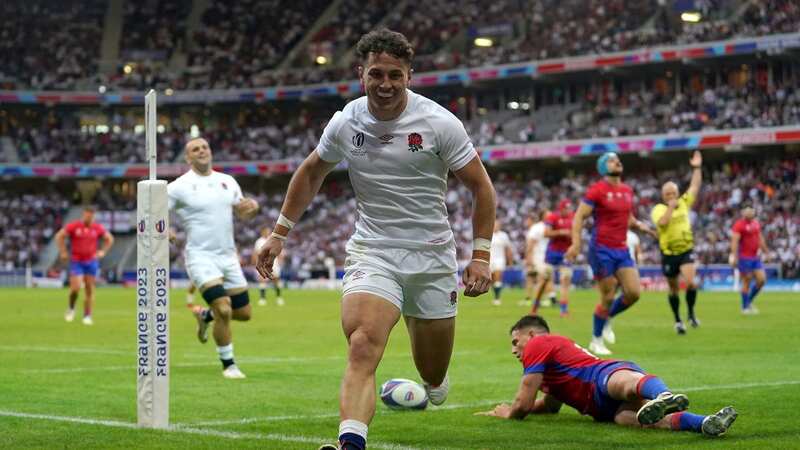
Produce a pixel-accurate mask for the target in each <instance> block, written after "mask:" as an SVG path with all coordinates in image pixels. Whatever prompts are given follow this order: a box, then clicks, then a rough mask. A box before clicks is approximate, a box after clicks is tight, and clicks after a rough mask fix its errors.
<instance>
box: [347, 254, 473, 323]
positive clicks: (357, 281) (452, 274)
mask: <svg viewBox="0 0 800 450" xmlns="http://www.w3.org/2000/svg"><path fill="white" fill-rule="evenodd" d="M457 269H458V266H457V263H456V248H455V244H454V243H452V244H451V245H448V246H444V247H440V248H437V249H431V250H409V249H402V248H374V247H367V246H364V245H360V244H355V243H353V242H352V241H350V242H348V243H347V258H346V259H345V263H344V270H345V272H344V280H343V292H342V293H343V295H347V294H353V293H356V292H367V293H370V294H374V295H377V296H378V297H381V298H383V299H385V300H387V301H388V302H390V303H392V304H393V305H394V306H396V307H397V309H399V310H400V312H401V313H403V315H404V316H410V317H417V318H420V319H444V318H448V317H455V315H456V312H457V309H458V308H457V306H458V274H457Z"/></svg>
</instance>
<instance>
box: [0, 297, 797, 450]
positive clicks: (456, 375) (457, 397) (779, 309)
mask: <svg viewBox="0 0 800 450" xmlns="http://www.w3.org/2000/svg"><path fill="white" fill-rule="evenodd" d="M256 292H257V291H255V290H251V295H253V294H256ZM270 294H271V295H272V293H271V292H270ZM520 297H521V292H520V291H518V290H516V291H515V290H508V291H506V292H504V303H503V305H502V306H500V307H493V306H491V305H490V302H489V297H488V295H485V296H483V297H482V298H480V299H466V298H462V299H461V300H460V302H461V304H460V310H459V316H458V322H457V323H458V325H457V332H456V334H457V340H456V347H455V354H454V357H453V360H452V364H451V369H450V376H451V384H452V386H451V391H450V397H449V399H448V400H447V403H445V406H446V407H445V408H438V409H434V408H429V409H428V410H426V411H424V412H392V411H389V410H387V409H386V408H385V407H384V406H383V405H382V404H379V405H378V409H377V411H378V412H377V414H376V416H375V419H374V420H373V422H372V425H371V426H370V431H369V443H370V448H384V449H523V448H525V449H530V448H597V449H607V448H659V449H660V448H725V449H728V448H740V449H753V448H800V412H799V407H798V405H800V358H798V355H800V350H798V349H800V327H798V319H797V318H798V312H797V311H798V306H800V295H798V294H788V293H763V294H761V296H760V298H759V299H758V300H757V305H758V307H759V308H760V309H761V314H760V315H758V316H742V315H741V314H740V313H739V306H738V303H739V299H738V295H737V294H735V293H706V292H700V294H699V301H698V317H699V318H700V319H701V321H702V326H701V327H700V328H699V329H697V330H694V329H689V331H688V334H687V335H686V336H676V335H675V333H674V331H673V329H672V321H671V314H670V312H669V308H668V306H667V301H666V298H665V295H664V294H660V293H646V294H644V296H643V298H642V300H641V301H640V302H639V303H638V304H637V305H635V306H634V307H633V308H632V309H630V310H629V311H627V312H626V313H624V314H622V315H621V316H619V317H618V318H617V320H615V330H616V333H617V340H618V343H617V344H616V345H613V346H611V348H612V350H614V351H615V354H614V357H616V358H620V359H628V360H632V361H635V362H636V363H638V364H639V365H641V366H642V367H644V368H645V369H646V370H648V371H649V372H651V373H654V374H657V375H659V376H661V377H662V378H663V379H664V380H665V381H666V382H667V384H668V385H669V386H670V387H671V388H672V389H673V390H675V391H677V392H685V393H686V394H687V395H689V397H690V399H691V402H692V404H691V411H694V412H698V413H710V412H714V411H717V410H718V409H720V408H721V407H723V406H725V405H728V404H732V405H734V406H735V407H736V408H737V409H738V411H739V419H738V420H737V422H736V424H735V425H734V426H733V428H732V429H731V431H730V432H729V433H728V435H727V436H724V437H723V438H720V439H709V438H705V437H703V436H700V435H697V434H693V433H676V432H669V431H661V430H639V429H624V428H621V427H617V426H614V425H609V424H597V423H594V422H593V421H592V420H591V419H590V418H588V417H582V416H580V415H578V414H577V413H576V412H575V411H574V410H572V409H570V408H566V407H565V408H564V409H562V412H561V413H560V414H558V415H555V416H548V417H541V416H540V417H528V418H527V419H526V420H524V421H521V422H517V421H503V420H499V419H495V418H490V417H482V416H474V415H473V413H474V412H476V411H480V410H485V409H488V408H490V407H491V406H492V405H493V404H494V403H496V402H497V401H508V400H511V399H512V398H513V394H514V393H515V391H516V388H517V384H518V382H519V379H520V375H521V366H520V365H519V363H518V362H517V361H516V360H515V359H514V358H513V357H512V355H511V353H510V344H509V341H508V337H507V332H508V328H509V327H510V326H511V325H512V324H513V322H514V321H515V320H517V319H518V318H519V317H520V316H521V315H522V314H524V313H525V312H526V311H527V308H526V307H524V306H518V305H517V301H518V300H519V299H520ZM197 298H198V301H202V300H201V299H200V297H199V296H198V297H197ZM272 298H273V299H274V297H272ZM285 298H286V300H287V304H286V306H284V307H281V308H278V307H276V306H275V305H274V303H273V302H270V305H268V306H266V307H259V306H256V305H254V306H253V308H254V314H253V320H252V321H251V322H249V323H235V324H234V343H235V352H236V359H237V362H238V364H239V366H240V367H241V368H242V370H243V371H244V372H245V373H246V374H247V376H248V378H247V379H246V380H225V379H223V378H222V376H221V368H220V364H219V361H218V360H217V358H216V352H215V348H214V345H213V342H209V343H208V344H205V345H202V344H200V343H198V342H197V340H196V338H195V332H194V327H195V322H194V319H193V318H192V316H191V315H190V313H189V312H188V311H187V309H186V307H185V306H184V291H182V290H173V291H172V297H171V299H172V304H173V306H172V318H171V326H172V328H171V350H172V353H171V358H172V375H171V383H172V384H171V393H172V397H171V423H172V424H173V428H172V429H171V430H169V431H154V430H143V429H137V428H136V427H135V425H134V424H135V422H136V400H135V392H136V375H135V361H136V357H135V345H136V340H135V315H134V311H135V297H134V292H133V290H129V289H121V288H106V289H100V291H99V292H98V300H97V307H96V310H95V314H94V320H95V325H94V326H84V325H83V324H81V322H80V312H79V313H78V317H76V320H75V322H73V323H66V322H65V321H64V319H63V313H64V309H65V306H66V291H65V290H46V289H38V290H24V289H3V290H0V306H2V311H3V321H2V324H3V325H2V327H3V330H2V336H3V339H2V342H0V365H1V366H2V370H0V448H42V449H52V448H80V449H88V448H98V449H107V448H136V449H147V448H159V449H162V448H175V449H183V448H209V449H219V448H270V449H273V448H274V449H315V448H316V447H317V446H318V445H320V444H321V443H323V442H332V441H334V440H335V437H336V433H337V430H338V423H339V419H338V417H337V412H338V390H339V389H338V388H339V383H340V380H341V375H342V371H343V368H344V355H345V342H344V338H343V337H342V333H341V328H340V324H339V293H338V292H325V291H289V292H288V293H287V294H286V295H285ZM595 301H596V293H595V292H593V291H578V292H575V293H573V299H572V304H571V309H572V316H571V317H570V318H568V319H559V318H558V314H557V310H556V309H555V308H553V309H547V310H545V311H544V315H545V317H547V318H548V319H549V322H550V325H551V328H552V331H553V332H555V333H559V334H563V335H566V336H568V337H571V338H573V339H575V340H576V341H577V342H578V343H579V344H581V345H586V344H588V338H589V332H590V326H591V312H592V310H593V308H594V305H595ZM682 306H683V307H684V308H685V304H684V305H682ZM79 311H80V304H79ZM684 312H685V309H684ZM393 377H404V378H412V379H417V380H419V377H418V375H417V373H416V370H415V369H414V366H413V362H412V360H411V357H410V353H409V342H408V336H407V334H406V332H405V330H404V327H403V325H402V323H401V324H399V325H398V326H397V328H396V329H395V331H394V333H393V335H392V338H391V340H390V342H389V346H388V348H387V350H386V355H385V357H384V359H383V361H382V362H381V365H380V367H379V369H378V375H377V380H378V383H379V384H380V383H381V382H382V381H385V380H386V379H389V378H393Z"/></svg>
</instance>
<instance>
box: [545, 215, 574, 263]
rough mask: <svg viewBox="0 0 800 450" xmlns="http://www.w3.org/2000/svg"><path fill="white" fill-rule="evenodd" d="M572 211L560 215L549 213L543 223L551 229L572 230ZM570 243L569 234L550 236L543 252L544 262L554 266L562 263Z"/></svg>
mask: <svg viewBox="0 0 800 450" xmlns="http://www.w3.org/2000/svg"><path fill="white" fill-rule="evenodd" d="M573 217H574V214H573V213H569V214H567V215H566V216H562V215H561V214H559V213H550V214H548V215H547V217H546V218H545V220H544V221H545V223H546V224H547V226H549V227H550V228H551V229H552V230H554V231H557V230H572V218H573ZM570 245H572V237H571V236H556V237H553V238H550V242H549V243H548V244H547V252H546V253H545V262H546V263H547V264H552V265H554V266H560V265H562V264H564V263H565V262H564V253H566V252H567V249H568V248H569V246H570Z"/></svg>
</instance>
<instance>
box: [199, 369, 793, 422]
mask: <svg viewBox="0 0 800 450" xmlns="http://www.w3.org/2000/svg"><path fill="white" fill-rule="evenodd" d="M798 384H800V380H786V381H768V382H763V383H736V384H718V385H703V386H693V387H686V388H676V389H673V392H697V391H712V390H722V389H744V388H759V387H775V386H789V385H798ZM504 402H505V403H510V397H509V398H505V399H499V400H481V401H478V402H470V403H451V404H448V405H442V406H432V407H431V409H432V410H433V411H437V410H452V409H466V408H477V407H480V406H488V405H496V404H498V403H504ZM383 414H396V412H394V411H387V410H381V409H379V410H377V411H375V415H383ZM332 417H339V415H338V414H331V413H328V414H309V415H283V416H264V417H247V418H243V419H233V420H209V421H203V422H190V423H189V424H187V425H190V426H224V425H241V424H248V423H257V422H281V421H287V420H309V419H328V418H332Z"/></svg>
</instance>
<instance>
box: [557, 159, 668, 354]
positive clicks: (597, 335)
mask: <svg viewBox="0 0 800 450" xmlns="http://www.w3.org/2000/svg"><path fill="white" fill-rule="evenodd" d="M597 171H598V172H599V173H600V175H602V176H603V179H602V180H600V181H598V182H596V183H594V184H592V185H591V186H589V189H587V190H586V194H585V196H584V198H583V201H582V202H581V204H580V206H579V207H578V210H577V211H576V212H575V218H574V220H573V221H572V245H571V246H570V247H569V249H568V250H567V253H566V259H567V260H568V261H574V259H575V257H576V256H577V255H578V252H579V251H580V249H581V242H582V236H581V232H582V231H583V222H584V221H585V220H586V218H587V217H589V215H592V216H593V217H594V230H592V240H591V242H590V243H589V264H590V265H591V267H592V271H593V272H594V278H595V280H597V288H598V290H599V291H600V303H598V304H597V307H596V308H595V312H594V322H593V328H592V341H591V343H590V344H589V350H591V351H593V352H595V353H597V354H598V355H610V354H611V351H610V350H609V349H608V348H607V347H606V345H605V343H604V342H603V340H604V339H605V340H607V341H609V343H614V341H615V337H614V333H613V331H612V330H611V327H610V326H608V324H607V322H608V320H609V318H611V317H614V316H616V315H617V314H619V313H621V312H622V311H625V310H626V309H628V308H629V307H630V306H631V305H633V304H634V303H636V301H637V300H639V295H640V292H641V286H640V283H639V271H638V270H637V269H636V266H635V264H634V263H633V259H631V255H630V254H629V253H628V247H627V245H626V238H627V231H628V228H629V227H632V228H636V229H638V230H640V231H643V232H646V233H648V234H651V235H655V232H654V231H653V230H651V229H650V228H649V227H648V226H647V225H645V224H643V223H642V222H639V221H638V220H636V218H635V217H633V190H632V189H631V188H630V186H628V185H627V184H625V183H623V182H622V161H620V159H619V157H618V156H617V154H616V153H613V152H607V153H605V154H603V156H601V157H600V158H598V159H597ZM617 285H619V286H620V287H621V288H622V294H621V295H620V296H619V297H617V298H616V299H614V295H615V293H616V289H617Z"/></svg>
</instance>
